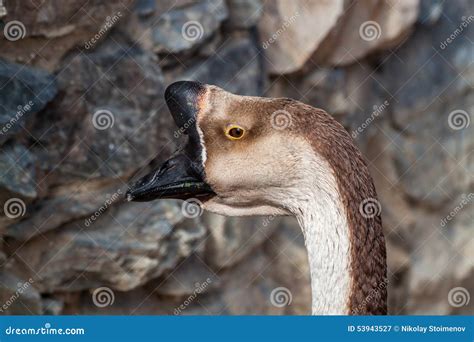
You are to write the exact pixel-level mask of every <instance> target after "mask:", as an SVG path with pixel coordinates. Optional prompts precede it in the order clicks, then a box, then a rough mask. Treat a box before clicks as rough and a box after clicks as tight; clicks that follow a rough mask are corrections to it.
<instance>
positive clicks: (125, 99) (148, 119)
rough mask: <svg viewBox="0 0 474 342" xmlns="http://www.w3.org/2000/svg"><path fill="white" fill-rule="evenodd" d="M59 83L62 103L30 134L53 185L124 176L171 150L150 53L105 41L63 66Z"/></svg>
mask: <svg viewBox="0 0 474 342" xmlns="http://www.w3.org/2000/svg"><path fill="white" fill-rule="evenodd" d="M58 83H59V87H60V89H61V97H60V99H58V101H55V103H54V106H52V107H51V109H50V110H49V111H48V112H47V113H45V115H44V116H43V120H42V121H41V123H38V125H37V126H36V127H35V130H34V137H35V138H36V139H37V141H38V143H40V144H41V146H45V147H46V149H47V151H44V150H43V149H41V150H40V151H38V155H39V159H40V166H41V168H42V169H43V170H45V171H46V172H47V174H48V176H49V178H50V179H51V181H53V182H55V183H59V184H61V183H64V182H67V183H72V182H73V181H75V180H84V179H89V180H91V179H96V178H120V177H123V176H129V175H130V174H131V173H133V172H134V171H135V170H137V169H139V168H140V167H143V166H145V165H146V164H147V163H149V162H150V161H151V159H153V158H154V157H155V156H156V155H157V154H159V153H160V152H163V151H164V150H163V149H164V148H166V146H171V145H170V144H168V143H169V142H170V137H172V129H174V126H173V124H172V123H171V122H170V120H169V114H168V111H167V109H166V107H165V104H164V99H163V93H164V84H163V76H162V73H161V70H160V68H159V67H158V66H157V65H156V64H155V60H154V56H153V55H151V54H149V53H146V52H144V51H142V50H140V49H138V48H136V47H133V46H130V45H128V44H126V43H124V42H122V41H121V40H120V39H119V38H117V37H116V38H115V39H113V38H111V39H110V40H108V41H107V42H104V44H102V45H101V46H100V48H98V49H97V50H95V51H94V52H91V53H87V54H79V55H76V56H74V57H72V58H71V60H69V61H67V62H66V64H65V67H64V68H63V70H62V71H61V72H60V73H59V75H58ZM51 123H54V125H53V126H51ZM171 139H172V138H171ZM160 146H161V148H160ZM165 151H166V150H165Z"/></svg>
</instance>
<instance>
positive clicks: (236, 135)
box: [225, 125, 245, 140]
mask: <svg viewBox="0 0 474 342" xmlns="http://www.w3.org/2000/svg"><path fill="white" fill-rule="evenodd" d="M244 134H245V129H243V128H242V127H240V126H238V125H229V126H227V128H226V129H225V135H226V136H227V138H229V139H231V140H239V139H241V138H242V137H243V136H244Z"/></svg>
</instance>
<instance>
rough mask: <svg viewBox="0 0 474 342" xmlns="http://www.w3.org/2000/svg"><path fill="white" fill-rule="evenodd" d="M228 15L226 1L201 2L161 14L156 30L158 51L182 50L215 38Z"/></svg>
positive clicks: (154, 36) (172, 51)
mask: <svg viewBox="0 0 474 342" xmlns="http://www.w3.org/2000/svg"><path fill="white" fill-rule="evenodd" d="M226 18H227V7H226V4H225V2H224V0H217V1H208V0H204V1H199V2H197V3H195V4H192V5H189V6H187V7H184V8H176V9H172V10H170V11H168V12H166V13H164V14H162V15H161V16H160V19H159V22H158V23H157V25H156V27H154V28H153V29H152V37H153V42H154V44H155V48H154V50H155V51H156V52H169V53H180V52H183V51H186V50H189V49H191V48H192V47H194V46H196V45H199V44H201V43H202V42H204V41H205V40H206V39H208V38H209V37H211V36H212V35H213V34H214V32H215V31H216V30H217V29H218V28H219V26H220V24H221V22H222V21H223V20H224V19H226Z"/></svg>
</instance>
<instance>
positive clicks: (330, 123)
mask: <svg viewBox="0 0 474 342" xmlns="http://www.w3.org/2000/svg"><path fill="white" fill-rule="evenodd" d="M289 109H291V112H292V113H294V120H293V121H294V122H295V127H296V130H298V131H299V132H298V133H299V134H303V135H304V136H305V137H306V139H307V140H308V141H309V142H310V143H311V146H312V149H313V152H314V153H313V162H312V163H313V166H312V167H311V168H310V170H311V171H309V172H312V176H311V175H309V177H311V179H312V184H308V189H306V191H307V193H308V198H307V202H306V203H307V204H306V205H303V208H300V209H299V210H297V211H298V212H299V213H297V214H296V215H297V217H298V220H299V221H300V224H301V225H302V228H303V231H304V234H305V239H306V244H307V247H308V255H309V259H310V260H309V261H310V267H311V268H312V269H313V271H312V275H311V277H312V287H313V289H312V290H313V314H324V313H329V314H331V313H332V314H354V315H370V314H376V315H381V314H386V313H387V270H386V252H385V240H384V236H383V231H382V220H381V217H380V204H379V203H378V201H377V200H376V198H377V195H376V192H375V187H374V185H373V181H372V178H371V176H370V174H369V171H368V168H367V165H366V163H365V161H364V159H363V157H362V155H361V153H360V152H359V150H358V149H357V148H356V147H355V146H354V144H353V142H352V139H351V137H350V136H349V134H348V133H347V132H346V131H345V129H344V128H343V127H342V126H341V125H340V124H339V123H338V122H336V121H335V120H334V119H333V118H332V117H331V116H329V115H328V114H327V113H325V112H324V111H322V110H318V109H315V108H313V107H310V106H306V105H303V104H301V103H296V104H294V103H292V104H290V105H289ZM315 126H316V127H317V129H315ZM314 156H316V157H314ZM310 186H311V187H312V189H311V191H309V187H310ZM311 198H312V199H311ZM313 273H314V274H313ZM315 276H316V277H326V279H314V277H315ZM318 286H319V287H321V288H320V289H316V288H314V287H318ZM326 291H327V292H326ZM315 296H316V298H315ZM336 296H343V298H344V301H343V302H342V301H341V300H340V299H338V298H336ZM330 297H333V298H330ZM331 301H332V304H331Z"/></svg>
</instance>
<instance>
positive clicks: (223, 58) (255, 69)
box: [180, 38, 265, 96]
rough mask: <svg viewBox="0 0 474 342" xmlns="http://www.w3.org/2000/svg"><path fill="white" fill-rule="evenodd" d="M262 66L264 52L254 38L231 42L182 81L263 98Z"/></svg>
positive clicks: (186, 74)
mask: <svg viewBox="0 0 474 342" xmlns="http://www.w3.org/2000/svg"><path fill="white" fill-rule="evenodd" d="M261 62H262V61H261V56H260V52H259V50H258V48H257V46H256V44H255V42H253V41H252V40H251V39H250V38H242V39H230V40H228V41H227V42H226V43H224V44H223V45H222V46H221V47H220V48H219V50H218V51H216V53H215V54H214V55H213V56H211V57H210V58H207V59H206V60H205V61H203V63H202V64H197V66H196V67H193V68H190V69H189V70H186V71H185V72H184V74H183V75H182V76H181V77H180V78H181V79H189V80H196V81H199V82H202V83H209V84H214V85H217V86H219V87H222V88H223V89H226V90H228V91H230V92H233V93H236V94H240V95H254V96H255V95H263V85H264V81H265V76H264V75H263V74H262V64H261Z"/></svg>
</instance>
